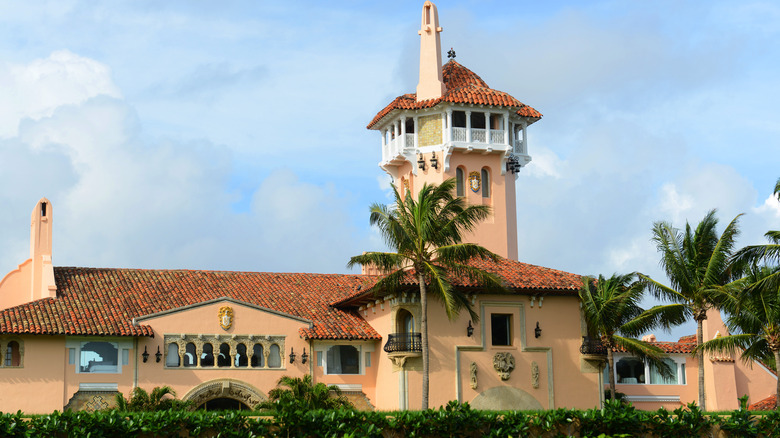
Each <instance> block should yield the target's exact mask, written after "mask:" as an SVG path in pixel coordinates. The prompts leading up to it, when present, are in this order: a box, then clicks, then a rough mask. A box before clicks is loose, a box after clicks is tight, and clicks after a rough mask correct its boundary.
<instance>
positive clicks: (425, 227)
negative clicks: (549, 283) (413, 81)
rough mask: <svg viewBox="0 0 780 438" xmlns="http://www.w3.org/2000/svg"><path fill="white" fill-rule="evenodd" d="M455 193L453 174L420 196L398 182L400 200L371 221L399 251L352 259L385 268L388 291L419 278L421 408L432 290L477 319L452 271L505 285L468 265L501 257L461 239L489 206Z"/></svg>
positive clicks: (379, 207)
mask: <svg viewBox="0 0 780 438" xmlns="http://www.w3.org/2000/svg"><path fill="white" fill-rule="evenodd" d="M454 192H455V179H453V178H450V179H447V180H445V181H443V182H442V183H441V184H440V185H438V186H437V185H435V184H431V185H429V184H427V183H426V184H424V185H423V187H422V188H421V189H420V192H419V193H418V194H417V199H416V200H415V199H414V197H412V195H411V194H410V193H408V192H407V193H406V196H404V197H401V194H400V193H398V190H397V189H396V188H395V186H393V194H394V196H395V204H393V205H391V206H386V205H383V204H373V205H372V206H371V216H370V222H371V224H372V225H376V226H377V227H378V228H379V231H380V233H381V234H382V237H383V238H384V240H385V242H386V243H387V245H388V246H389V247H390V248H392V249H393V250H394V252H367V253H364V254H362V255H359V256H355V257H352V258H351V259H350V260H349V263H348V264H347V266H349V267H352V266H354V265H356V264H360V265H368V266H374V267H376V268H378V269H379V270H380V272H383V273H386V274H387V275H385V276H383V277H382V278H381V279H380V280H379V281H378V282H377V284H376V286H375V287H376V290H382V291H383V292H384V293H385V294H392V293H395V292H397V291H399V290H400V289H401V285H402V281H403V280H405V279H408V276H409V275H413V276H414V277H416V278H415V279H416V281H417V282H418V283H419V288H420V307H421V317H420V331H421V341H422V362H423V385H422V386H423V387H422V409H428V393H429V384H428V370H429V360H428V294H429V293H430V294H431V295H433V296H434V297H435V298H438V299H439V300H440V301H441V302H442V303H443V305H444V309H445V311H446V313H447V316H448V317H449V318H450V319H453V318H455V317H456V316H457V315H458V314H459V312H460V310H462V309H466V310H467V311H468V312H469V314H470V315H471V319H472V320H474V321H478V319H479V317H478V315H477V314H476V312H475V311H474V309H473V308H472V307H471V303H470V302H469V300H468V297H467V296H466V295H465V294H463V293H461V292H460V291H459V290H457V289H456V288H454V287H453V286H452V283H451V281H450V278H451V276H454V277H458V278H460V277H466V278H468V279H470V280H472V281H475V282H477V283H478V284H480V285H481V286H482V287H483V288H486V289H495V290H502V289H503V287H502V286H501V281H500V279H499V278H498V277H497V276H496V275H495V274H491V273H488V272H485V271H483V270H481V269H478V268H476V267H474V266H471V265H469V264H468V262H469V260H472V259H474V258H480V259H484V260H493V261H497V260H498V258H499V257H498V256H497V255H496V254H493V253H492V252H490V251H489V250H487V249H485V248H483V247H482V246H480V245H477V244H473V243H462V240H463V235H464V234H465V233H467V232H470V231H472V230H474V228H475V227H476V225H477V224H478V223H479V222H480V221H482V220H484V219H486V218H487V217H488V216H489V215H490V209H489V207H488V206H485V205H466V201H465V199H464V198H462V197H457V196H455V194H454ZM414 277H413V278H414ZM454 277H453V278H454Z"/></svg>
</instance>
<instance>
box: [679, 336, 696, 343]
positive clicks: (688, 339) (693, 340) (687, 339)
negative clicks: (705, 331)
mask: <svg viewBox="0 0 780 438" xmlns="http://www.w3.org/2000/svg"><path fill="white" fill-rule="evenodd" d="M677 342H682V343H687V344H695V343H696V335H695V334H693V335H688V336H683V337H681V338H680V340H678V341H677Z"/></svg>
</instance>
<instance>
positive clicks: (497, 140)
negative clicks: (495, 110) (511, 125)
mask: <svg viewBox="0 0 780 438" xmlns="http://www.w3.org/2000/svg"><path fill="white" fill-rule="evenodd" d="M490 142H491V143H493V144H503V143H504V131H503V130H493V129H491V130H490Z"/></svg>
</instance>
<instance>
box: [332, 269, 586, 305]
mask: <svg viewBox="0 0 780 438" xmlns="http://www.w3.org/2000/svg"><path fill="white" fill-rule="evenodd" d="M471 264H472V265H473V266H476V267H479V268H481V269H484V270H485V271H488V272H492V273H494V274H497V275H498V276H500V277H501V278H503V279H504V281H505V283H504V286H505V287H506V288H508V289H509V290H510V291H512V292H515V293H521V294H537V293H542V294H545V295H573V296H577V295H578V294H579V290H580V286H581V285H582V276H580V275H577V274H571V273H568V272H564V271H559V270H557V269H551V268H545V267H542V266H536V265H531V264H528V263H523V262H518V261H515V260H509V259H505V258H501V259H499V260H498V261H497V262H493V261H489V260H481V259H477V260H474V261H472V262H471ZM451 280H452V284H453V286H455V287H462V288H474V291H473V293H479V292H480V290H479V285H478V284H477V283H475V282H473V281H470V280H469V279H467V278H455V279H451ZM418 284H419V283H418V282H417V278H416V276H415V275H414V273H413V271H409V275H407V276H406V280H405V281H404V285H407V286H417V285H418ZM374 294H375V291H374V290H373V289H372V288H371V287H364V288H362V289H361V290H360V291H357V292H355V293H353V294H352V295H350V296H348V297H346V298H344V299H342V300H340V301H337V302H334V303H333V305H343V304H354V303H357V302H359V301H361V300H365V299H369V298H371V297H373V296H374Z"/></svg>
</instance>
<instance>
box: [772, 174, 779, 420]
mask: <svg viewBox="0 0 780 438" xmlns="http://www.w3.org/2000/svg"><path fill="white" fill-rule="evenodd" d="M777 183H778V184H780V180H778V181H777ZM773 353H774V354H775V370H777V364H779V363H780V350H775V351H773ZM778 406H780V379H777V386H776V387H775V409H777V407H778Z"/></svg>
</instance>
